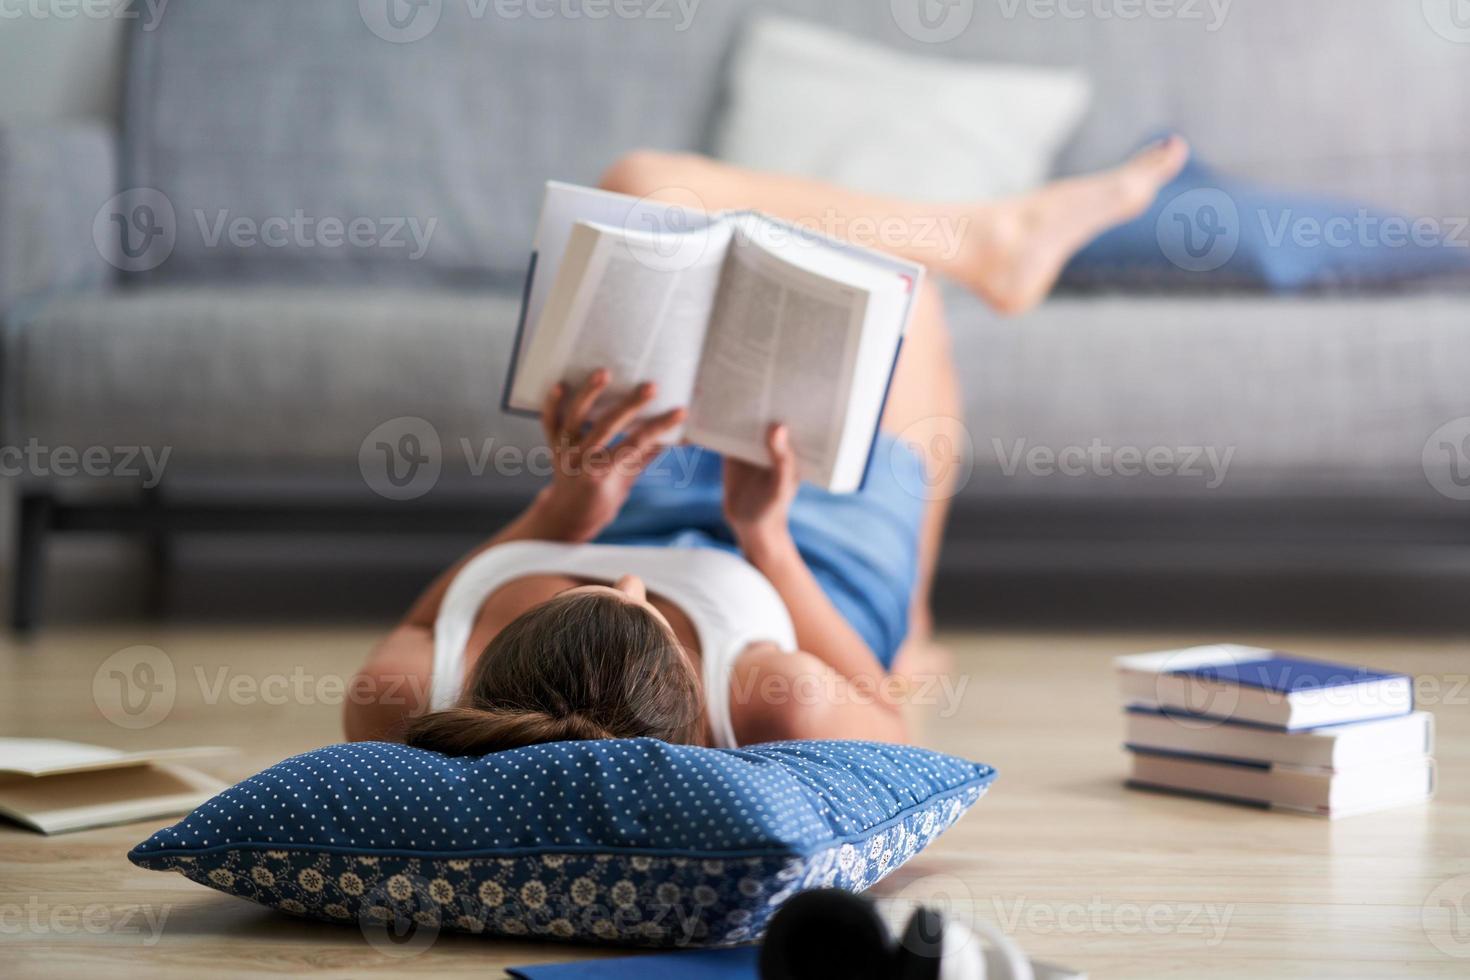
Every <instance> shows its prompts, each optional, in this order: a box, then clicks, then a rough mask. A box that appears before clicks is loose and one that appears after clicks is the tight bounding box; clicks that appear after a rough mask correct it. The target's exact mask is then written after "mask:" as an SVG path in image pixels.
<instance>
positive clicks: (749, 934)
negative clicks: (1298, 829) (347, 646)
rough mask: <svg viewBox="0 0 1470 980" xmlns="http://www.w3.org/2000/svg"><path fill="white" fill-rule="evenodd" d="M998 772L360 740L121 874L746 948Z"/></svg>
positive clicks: (632, 939)
mask: <svg viewBox="0 0 1470 980" xmlns="http://www.w3.org/2000/svg"><path fill="white" fill-rule="evenodd" d="M994 778H995V770H994V769H991V768H990V767H989V766H985V765H980V764H977V763H972V762H966V761H965V760H963V759H958V758H955V757H953V756H948V755H942V754H940V753H938V752H931V751H929V750H926V749H919V748H914V747H911V746H897V745H879V744H876V743H869V742H822V741H817V742H779V743H772V744H768V745H757V746H752V747H750V748H747V749H739V750H725V749H709V748H698V747H695V746H690V745H669V744H666V743H664V742H659V741H656V740H654V739H616V740H603V741H590V742H555V743H551V744H547V745H533V746H529V747H527V748H520V749H511V750H508V751H505V752H496V753H493V754H490V755H486V756H483V757H478V758H450V757H447V756H443V755H440V754H438V753H436V752H427V751H424V750H422V749H412V748H408V747H407V746H403V745H391V744H387V743H380V742H359V743H355V744H351V745H336V746H331V747H329V748H324V749H318V750H316V751H314V752H308V753H306V754H304V755H299V756H296V757H294V758H291V759H287V760H286V761H285V762H282V763H279V764H278V765H275V766H272V767H271V768H270V769H267V770H265V771H264V772H262V773H259V774H257V775H255V776H252V777H251V778H250V779H247V780H245V781H244V782H243V783H240V784H239V785H237V786H234V787H231V788H230V789H228V790H225V791H224V792H223V793H221V794H219V795H218V796H216V797H215V798H214V799H212V800H210V801H209V802H207V803H205V804H204V805H202V806H200V807H199V808H198V809H197V810H195V811H194V812H193V813H192V814H190V815H189V816H187V817H185V818H184V819H183V820H182V821H180V822H179V823H178V824H175V825H174V826H172V827H168V828H165V829H164V830H160V831H159V832H158V833H156V834H154V835H153V836H151V837H150V838H148V839H147V840H146V841H144V842H142V843H141V844H139V845H138V846H137V847H135V848H134V849H133V850H132V852H131V853H130V854H129V855H128V857H129V858H130V859H131V860H132V861H133V862H134V863H135V864H138V865H140V866H142V867H145V868H151V869H154V870H158V871H178V872H180V873H182V874H184V875H185V876H187V877H189V878H191V879H192V880H194V881H197V882H199V883H200V884H202V885H207V886H209V887H211V888H218V889H220V890H221V891H225V892H228V893H230V894H234V895H239V896H241V897H243V898H249V899H252V900H254V901H257V902H260V903H262V904H265V905H269V906H271V907H273V908H278V909H281V910H282V911H286V912H290V913H293V914H296V915H306V916H312V917H314V918H320V919H326V920H328V921H332V920H337V921H348V922H360V923H361V924H362V926H363V927H364V929H366V928H368V927H369V926H372V925H374V924H379V925H382V924H384V923H386V922H387V921H390V920H394V919H397V920H400V921H403V922H407V920H409V919H410V918H411V919H412V920H413V921H414V922H417V923H418V924H419V925H420V926H424V927H428V928H429V929H435V930H436V929H437V928H440V927H443V928H447V929H453V930H460V931H465V932H473V933H485V934H487V935H512V936H524V935H527V934H532V935H540V936H545V937H548V938H559V939H579V940H582V941H592V942H597V941H602V942H614V943H621V944H637V945H659V946H685V945H697V946H703V945H726V944H731V943H741V942H749V941H751V940H752V939H755V938H757V937H758V936H759V935H760V934H761V932H762V931H763V930H764V928H765V923H766V920H767V919H769V917H770V916H771V915H772V914H773V913H774V912H775V911H776V909H778V908H779V907H780V906H781V904H782V903H783V902H784V901H785V900H786V899H788V898H790V897H791V896H792V895H795V894H797V893H798V892H801V891H803V890H806V889H810V888H817V887H832V886H835V887H839V888H848V889H851V890H853V891H861V890H863V889H865V888H867V887H869V886H870V885H872V884H874V883H875V882H877V881H878V880H879V879H881V878H883V877H884V876H885V875H887V874H888V873H889V872H890V871H892V870H894V869H895V868H897V867H898V866H899V865H901V864H903V863H904V862H905V861H907V860H908V859H909V858H911V857H913V856H914V855H915V854H916V853H918V851H919V850H920V849H921V848H923V847H924V846H926V845H927V844H928V843H929V842H930V841H932V840H933V839H934V838H935V837H937V836H938V835H939V834H941V833H943V832H944V831H945V830H946V829H948V828H949V827H950V826H951V825H952V824H953V823H954V822H955V821H956V820H958V819H959V818H960V816H961V815H963V814H964V812H965V811H966V810H967V809H969V807H970V806H971V805H972V804H974V803H975V801H976V800H978V799H979V798H980V797H981V796H982V795H983V794H984V793H985V791H986V790H987V789H988V788H989V786H990V783H991V781H992V780H993V779H994Z"/></svg>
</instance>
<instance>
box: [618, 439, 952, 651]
mask: <svg viewBox="0 0 1470 980" xmlns="http://www.w3.org/2000/svg"><path fill="white" fill-rule="evenodd" d="M720 467H721V459H720V455H719V454H718V453H715V452H711V451H710V450H707V449H699V448H696V447H691V446H679V447H675V448H673V449H670V450H668V451H667V452H665V453H664V454H663V455H662V456H660V457H659V458H658V459H657V460H655V461H654V463H653V464H652V465H651V466H649V468H648V470H647V471H646V472H645V473H644V474H643V475H642V476H641V477H640V478H639V480H638V483H637V484H636V485H635V486H634V488H633V492H632V494H631V495H630V496H629V498H628V502H627V504H626V505H624V507H623V510H622V513H621V514H619V515H618V518H617V520H615V521H614V522H613V523H612V524H611V525H609V526H608V528H607V529H606V530H605V531H603V533H602V535H601V536H600V537H599V538H598V539H597V540H598V542H599V543H602V544H622V545H653V546H663V547H681V548H718V549H720V550H722V551H728V552H731V553H733V554H737V555H738V554H739V553H740V549H739V548H738V547H736V545H735V540H734V538H733V536H732V535H731V534H730V529H729V527H727V526H726V524H725V518H724V514H723V511H722V509H721V500H722V486H721V481H720ZM924 486H925V482H924V464H923V462H922V461H921V460H920V459H919V457H918V456H917V455H915V453H914V451H913V450H912V449H911V448H910V447H909V446H908V445H907V444H906V443H902V442H899V441H898V440H896V439H894V438H893V437H892V436H891V435H889V434H888V433H883V434H882V435H880V436H879V439H878V445H877V449H876V451H875V452H874V453H873V456H872V459H871V460H869V463H868V471H867V477H866V479H865V480H864V482H863V487H862V489H861V490H859V491H858V492H857V493H850V494H836V493H829V492H827V491H826V490H822V489H819V488H817V487H813V486H810V485H808V484H803V485H802V487H801V490H800V492H799V493H798V494H797V497H796V500H795V502H794V503H793V504H792V507H791V537H792V539H793V540H794V541H795V542H796V547H797V549H798V550H799V551H800V552H801V556H802V558H804V559H805V560H806V563H807V567H808V568H810V569H811V571H812V574H813V575H814V576H815V577H816V580H817V582H818V583H820V584H821V586H822V590H823V591H824V592H826V593H827V597H828V598H829V599H831V600H832V605H834V606H835V607H837V610H838V612H840V613H841V614H842V616H843V617H844V618H845V619H846V620H847V621H848V622H849V623H851V624H852V627H853V629H855V630H856V631H857V633H858V635H859V636H861V637H862V638H863V639H864V640H865V641H866V642H867V644H868V646H869V648H871V649H872V651H873V653H874V654H876V655H877V657H878V659H879V660H880V661H881V662H882V663H883V666H884V667H885V668H886V667H891V666H892V665H893V659H894V657H895V656H897V654H898V648H899V646H900V645H901V644H902V643H903V640H904V638H905V637H906V636H907V635H908V626H909V604H910V602H911V601H912V599H913V594H914V584H915V581H916V579H917V577H918V556H919V529H920V524H921V521H922V519H923V515H924V495H923V493H922V489H923V487H924Z"/></svg>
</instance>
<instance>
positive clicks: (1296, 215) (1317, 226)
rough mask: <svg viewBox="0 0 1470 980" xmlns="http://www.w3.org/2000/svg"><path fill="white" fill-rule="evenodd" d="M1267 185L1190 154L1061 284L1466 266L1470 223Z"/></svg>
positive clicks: (1355, 274)
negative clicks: (1145, 206) (1147, 204)
mask: <svg viewBox="0 0 1470 980" xmlns="http://www.w3.org/2000/svg"><path fill="white" fill-rule="evenodd" d="M1466 225H1467V223H1466V222H1465V221H1462V220H1457V219H1453V218H1447V217H1435V218H1427V217H1426V218H1420V219H1414V218H1408V217H1405V216H1403V215H1399V214H1393V213H1389V212H1384V211H1376V210H1373V209H1371V208H1366V207H1362V206H1360V205H1356V204H1352V203H1348V202H1345V201H1339V200H1333V199H1331V198H1326V197H1317V196H1312V195H1308V194H1295V193H1289V192H1284V191H1275V190H1270V189H1267V188H1264V187H1261V186H1259V185H1256V184H1252V183H1248V182H1246V181H1240V180H1235V179H1233V178H1230V177H1226V176H1223V175H1221V174H1218V173H1216V172H1215V171H1213V170H1211V169H1210V168H1208V167H1206V166H1204V165H1203V164H1200V163H1197V162H1195V161H1193V160H1191V161H1190V163H1189V164H1188V165H1187V166H1186V167H1185V169H1184V171H1183V172H1182V173H1181V174H1180V175H1179V176H1178V177H1177V178H1176V179H1175V180H1174V181H1173V182H1172V183H1171V184H1169V185H1168V186H1167V187H1165V188H1164V190H1163V192H1162V193H1161V194H1160V195H1159V197H1158V199H1157V200H1156V201H1155V202H1154V204H1153V207H1151V208H1150V209H1149V211H1148V213H1147V214H1145V215H1144V216H1143V217H1142V218H1139V219H1138V220H1136V221H1132V222H1129V223H1128V224H1126V225H1122V226H1120V227H1118V228H1114V229H1113V230H1112V231H1109V232H1106V233H1104V234H1103V235H1102V236H1101V237H1100V238H1098V239H1097V240H1096V241H1094V242H1093V243H1092V244H1091V245H1089V246H1087V247H1086V248H1084V249H1083V250H1082V251H1081V252H1079V253H1078V254H1077V255H1076V256H1075V257H1074V258H1073V260H1072V262H1071V263H1070V264H1069V265H1068V266H1067V268H1066V270H1065V271H1064V272H1063V273H1062V284H1063V285H1064V286H1070V287H1074V288H1081V289H1116V288H1133V287H1145V288H1160V289H1227V288H1234V289H1240V288H1244V289H1258V290H1266V291H1269V292H1282V293H1289V292H1300V291H1306V290H1315V289H1329V288H1338V289H1343V288H1357V289H1363V288H1372V287H1383V286H1393V285H1398V284H1402V283H1407V282H1412V281H1415V280H1421V279H1430V278H1437V277H1441V276H1445V277H1448V276H1454V275H1466V274H1470V230H1467V227H1466Z"/></svg>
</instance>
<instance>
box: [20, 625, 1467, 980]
mask: <svg viewBox="0 0 1470 980" xmlns="http://www.w3.org/2000/svg"><path fill="white" fill-rule="evenodd" d="M372 638H373V634H372V633H371V632H369V631H347V630H329V629H294V628H293V629H291V630H269V629H226V628H210V629H198V630H190V629H158V630H153V629H146V628H114V629H95V630H88V631H75V630H73V631H68V630H61V629H58V630H54V631H50V632H48V633H46V634H45V635H44V636H43V638H42V639H40V640H39V641H37V642H35V643H34V644H33V645H32V646H29V647H25V648H18V647H16V646H14V645H13V644H12V645H5V643H4V642H3V641H0V677H3V678H4V683H3V684H0V734H6V735H32V736H58V737H65V738H73V739H77V740H80V741H89V742H97V743H103V744H108V745H115V746H118V747H124V748H143V747H150V746H166V745H187V744H197V743H226V744H234V745H239V746H241V747H242V748H243V749H244V753H243V755H242V756H240V757H239V758H238V759H236V760H234V761H231V762H229V763H227V764H223V765H221V766H218V767H216V769H215V771H216V772H218V774H219V775H221V776H223V777H226V778H230V779H234V778H240V777H244V776H246V775H248V774H250V773H252V772H254V771H256V770H257V769H260V768H263V767H265V766H267V765H269V764H271V763H273V762H275V761H277V760H279V759H280V758H282V757H284V756H286V755H289V754H292V753H296V752H300V751H302V750H305V749H309V748H312V747H314V746H319V745H323V744H327V743H330V742H333V741H336V740H337V733H338V728H337V724H338V722H337V712H338V709H337V707H336V706H335V704H333V703H331V702H332V693H333V692H332V691H331V685H332V684H333V683H334V682H336V681H340V679H342V678H345V677H346V676H350V672H351V670H352V668H353V667H354V666H355V665H356V663H357V662H358V660H359V658H360V657H361V655H362V653H363V651H364V650H365V649H366V647H367V646H368V644H369V642H370V641H371V640H372ZM1214 639H1219V637H1201V636H1181V635H1169V636H1162V635H1160V636H1129V637H1107V638H1092V637H1084V636H1074V635H1051V636H1042V635H1031V636H1018V635H989V634H963V635H953V636H950V637H947V641H948V642H949V644H950V646H951V648H952V649H953V650H954V651H955V655H956V682H957V683H962V684H964V685H965V686H964V687H963V688H962V689H959V690H960V691H962V697H960V698H959V700H958V705H957V708H954V709H953V710H949V711H947V712H943V711H941V710H940V709H939V708H936V709H933V710H934V711H935V712H938V713H942V714H945V715H946V716H945V717H940V718H934V719H932V720H931V721H930V723H929V725H928V728H927V731H926V734H925V741H926V743H928V744H930V745H933V746H934V747H937V748H941V749H945V750H948V751H951V752H955V753H959V754H962V755H966V756H969V757H972V758H975V759H980V760H983V761H986V762H989V763H992V764H993V765H995V766H997V767H998V768H999V769H1000V772H1001V775H1000V778H999V780H998V781H997V783H996V785H995V787H994V789H993V790H992V791H991V793H990V795H989V796H988V797H986V798H985V799H984V800H982V801H981V802H980V804H979V805H978V806H977V807H976V808H975V809H974V810H973V811H972V812H971V813H970V814H969V816H967V817H966V818H965V819H964V820H963V821H961V823H960V824H959V825H958V826H957V827H956V828H954V829H953V830H951V831H950V832H949V833H948V834H947V835H946V836H945V837H943V838H942V839H941V840H940V841H939V842H938V843H937V844H936V845H935V846H934V847H932V848H931V849H930V850H929V851H927V852H925V853H924V854H923V855H921V856H920V857H919V858H917V859H915V860H914V861H913V862H911V863H910V864H909V865H908V866H906V867H904V868H902V869H900V870H899V871H898V872H896V873H895V874H894V875H893V876H891V877H890V878H889V879H888V880H887V881H885V882H884V883H883V884H881V885H880V886H879V887H878V889H877V890H876V894H878V895H880V896H888V897H889V898H895V897H896V896H901V897H902V898H905V899H906V898H914V897H917V898H923V897H930V898H936V899H938V898H943V899H944V900H946V901H947V902H948V903H949V904H950V905H951V907H952V908H954V909H955V910H956V912H957V913H958V914H962V915H976V916H981V917H984V918H986V919H989V920H991V921H992V922H995V923H998V924H1000V925H1001V926H1002V927H1003V928H1005V929H1007V930H1008V931H1009V932H1010V933H1011V935H1012V936H1014V937H1015V938H1016V939H1017V940H1018V941H1019V942H1020V943H1021V944H1022V945H1023V946H1025V947H1026V948H1027V950H1028V951H1030V952H1031V953H1032V954H1033V955H1034V956H1038V957H1042V958H1045V959H1048V960H1054V961H1058V962H1062V963H1066V964H1068V965H1071V966H1074V967H1077V968H1080V969H1085V970H1087V971H1089V972H1090V974H1091V975H1092V976H1093V977H1099V978H1102V977H1120V978H1123V977H1126V978H1145V977H1187V978H1199V977H1232V978H1235V977H1247V976H1248V977H1253V978H1264V977H1306V976H1314V977H1315V976H1323V977H1344V978H1346V977H1352V978H1359V977H1428V976H1444V977H1450V976H1455V977H1464V976H1470V896H1467V893H1470V787H1467V777H1470V703H1467V702H1470V685H1467V683H1466V676H1467V673H1470V643H1464V642H1458V643H1457V642H1423V641H1417V642H1415V641H1399V640H1395V639H1391V638H1387V639H1382V640H1374V641H1368V640H1354V641H1334V640H1332V639H1330V638H1326V637H1319V638H1313V639H1312V640H1310V641H1307V640H1302V639H1299V638H1298V639H1285V638H1282V637H1270V636H1263V637H1232V639H1241V640H1244V641H1246V642H1251V641H1255V642H1261V643H1265V644H1277V645H1281V646H1285V647H1287V648H1289V649H1292V650H1295V651H1298V652H1302V653H1305V654H1309V655H1318V656H1338V657H1344V658H1352V659H1355V660H1360V661H1363V662H1366V663H1371V664H1373V665H1375V666H1380V667H1388V668H1398V669H1402V670H1408V671H1412V672H1414V673H1416V674H1419V675H1421V676H1422V678H1423V682H1422V683H1421V687H1420V693H1421V696H1422V697H1423V698H1424V699H1425V700H1426V701H1428V702H1430V703H1429V704H1427V706H1428V707H1430V708H1431V709H1432V710H1434V711H1435V712H1436V714H1437V715H1438V722H1439V751H1438V757H1439V763H1440V781H1441V789H1440V794H1439V798H1438V799H1437V800H1436V801H1435V802H1434V803H1433V804H1431V805H1429V806H1423V807H1416V808H1413V809H1407V810H1400V811H1396V812H1388V813H1381V814H1376V815H1370V816H1363V817H1357V818H1353V819H1349V820H1343V821H1339V822H1336V823H1328V822H1325V821H1318V820H1315V819H1312V818H1308V817H1296V816H1290V815H1284V814H1271V813H1262V812H1258V811H1254V810H1250V809H1246V808H1235V807H1230V806H1225V805H1220V804H1212V803H1207V802H1200V801H1193V800H1185V799H1177V798H1171V797H1165V796H1158V795H1151V794H1146V793H1141V792H1135V791H1130V790H1126V789H1124V788H1123V786H1122V775H1123V771H1124V756H1123V753H1122V752H1121V750H1120V749H1119V741H1120V737H1119V735H1120V718H1119V714H1118V710H1117V706H1116V700H1115V697H1114V693H1113V685H1112V676H1111V672H1110V666H1109V661H1110V658H1111V657H1112V656H1113V655H1115V654H1119V653H1125V652H1133V651H1141V650H1149V649H1156V648H1161V647H1166V646H1172V645H1176V644H1181V643H1191V642H1200V641H1205V640H1214ZM134 644H151V645H154V646H157V647H159V648H160V649H162V650H164V651H165V652H166V653H167V654H168V656H169V657H170V659H171V660H172V662H173V664H174V665H175V669H176V683H175V688H176V691H177V695H176V698H175V703H174V705H173V708H172V710H171V711H170V713H169V714H168V716H167V717H166V718H164V719H163V720H162V721H161V722H159V723H158V724H157V725H155V726H153V727H151V728H147V729H144V730H139V731H130V730H126V729H123V728H120V727H117V726H114V725H113V724H111V723H109V722H108V721H107V720H106V719H105V718H104V717H103V716H102V714H101V712H100V711H99V709H98V708H97V706H96V704H95V703H94V699H93V694H92V678H93V674H94V671H96V669H97V668H98V667H99V665H101V664H102V662H103V661H104V660H105V659H106V658H107V657H108V655H110V654H111V653H113V652H114V651H116V650H118V649H120V648H123V647H127V646H132V645H134ZM242 678H243V680H242ZM221 682H223V683H221ZM232 685H233V687H232ZM231 690H234V692H235V693H234V695H231V693H230V691H231ZM211 702H212V703H211ZM164 823H166V821H158V822H153V823H147V824H135V825H132V826H128V827H118V828H112V829H105V830H97V831H89V832H83V833H77V834H70V835H63V836H57V837H51V838H47V837H41V836H39V835H36V834H32V833H29V832H26V831H23V830H20V829H17V828H14V827H10V826H0V974H3V975H5V976H7V977H43V976H44V977H51V976H104V975H105V976H108V977H116V976H147V977H188V978H194V977H198V976H203V975H217V974H220V973H224V974H228V975H236V974H246V973H257V972H258V973H288V974H297V975H301V974H321V975H331V974H337V975H353V976H362V975H365V974H373V973H381V974H395V975H396V974H402V973H417V972H423V973H430V972H433V973H435V974H437V975H440V976H450V975H463V976H467V977H470V976H473V977H485V976H494V975H497V969H496V968H497V967H499V966H504V965H512V964H518V963H535V962H547V961H552V960H559V959H567V958H572V957H576V956H587V955H593V954H591V953H589V952H588V951H585V950H578V949H572V948H567V947H557V946H538V945H531V944H520V943H505V942H499V941H493V940H484V939H473V938H468V937H459V936H441V937H440V938H439V939H438V940H437V941H436V942H435V943H434V944H433V945H432V946H431V947H430V948H429V949H428V950H427V951H424V952H422V953H420V954H418V955H416V956H413V957H408V958H399V957H390V956H388V955H385V954H384V953H382V952H380V951H378V950H377V949H375V948H374V947H372V946H370V945H368V943H367V942H365V941H364V939H363V937H362V936H361V935H360V934H359V933H358V932H357V931H356V930H355V929H351V928H347V927H334V926H328V925H314V924H310V923H302V922H299V921H296V920H293V919H289V918H287V917H285V916H281V915H277V914H274V913H271V912H268V911H266V910H263V909H260V908H257V907H255V906H253V905H251V904H249V903H246V902H244V901H241V900H239V899H235V898H231V897H228V896H224V895H219V894H216V893H214V892H212V891H209V890H207V889H205V888H202V887H200V886H198V885H195V884H193V883H191V882H189V881H187V880H185V879H183V878H182V877H179V876H177V875H164V874H157V873H153V872H148V871H141V870H138V869H136V868H134V867H133V866H131V865H130V864H128V863H127V861H126V860H125V859H124V857H123V855H124V852H125V851H126V850H127V849H128V847H130V846H131V845H132V844H134V843H136V842H137V841H139V840H142V839H143V838H144V837H146V836H147V835H148V834H150V833H151V832H152V831H153V830H154V829H156V827H158V826H161V825H163V824H164Z"/></svg>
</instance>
